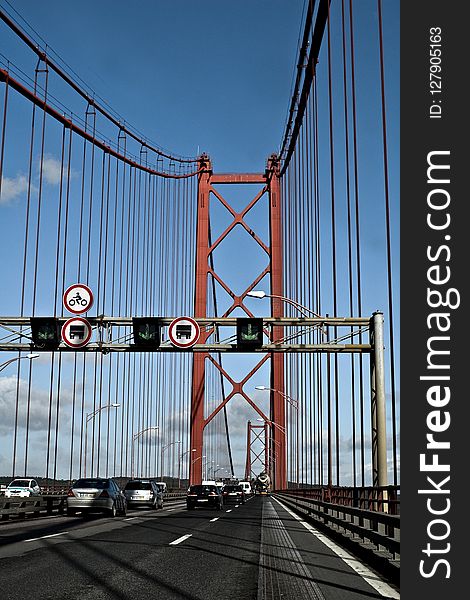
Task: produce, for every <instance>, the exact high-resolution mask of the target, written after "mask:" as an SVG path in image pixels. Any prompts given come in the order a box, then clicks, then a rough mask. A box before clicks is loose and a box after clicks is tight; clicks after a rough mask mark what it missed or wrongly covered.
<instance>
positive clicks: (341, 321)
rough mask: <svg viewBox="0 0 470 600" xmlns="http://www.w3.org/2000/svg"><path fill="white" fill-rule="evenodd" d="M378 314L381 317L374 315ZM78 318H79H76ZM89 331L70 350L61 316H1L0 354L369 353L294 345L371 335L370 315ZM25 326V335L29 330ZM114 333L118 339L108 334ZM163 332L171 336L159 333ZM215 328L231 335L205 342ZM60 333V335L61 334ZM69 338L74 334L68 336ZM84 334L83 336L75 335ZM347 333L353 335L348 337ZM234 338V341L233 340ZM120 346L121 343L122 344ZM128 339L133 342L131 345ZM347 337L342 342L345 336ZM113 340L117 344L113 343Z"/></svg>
mask: <svg viewBox="0 0 470 600" xmlns="http://www.w3.org/2000/svg"><path fill="white" fill-rule="evenodd" d="M379 314H381V313H379ZM77 319H78V317H77ZM86 320H87V322H88V323H89V325H90V326H91V328H92V329H93V330H94V334H95V335H94V339H92V338H91V339H90V340H89V342H88V343H87V344H86V345H84V346H79V347H73V346H70V345H68V344H67V343H65V342H64V340H63V328H64V325H65V324H66V322H67V321H69V319H67V318H66V317H0V327H6V328H7V329H8V330H9V331H10V332H12V333H17V335H16V337H14V336H10V337H11V338H12V339H13V341H11V340H8V341H6V340H2V341H0V351H32V350H34V351H46V352H51V351H57V352H68V351H79V352H102V353H104V354H107V353H109V352H126V351H128V352H261V353H262V352H300V353H304V352H307V353H309V352H326V353H330V352H331V353H336V352H340V353H366V354H368V353H371V352H372V351H373V347H374V345H373V343H361V344H353V343H344V341H345V338H346V335H347V334H346V335H345V336H343V337H340V338H337V339H336V340H335V339H333V340H330V341H327V342H324V341H323V342H322V343H298V342H297V341H296V338H300V339H302V340H304V338H305V335H303V334H304V333H305V332H307V331H311V330H312V328H316V329H318V328H319V327H321V328H323V330H324V329H325V328H328V327H331V328H335V329H336V328H339V327H347V328H349V332H350V331H351V329H350V328H351V327H357V328H359V329H361V330H365V329H367V330H369V331H370V332H372V331H373V329H374V327H375V324H374V323H375V320H374V316H372V317H371V318H365V317H357V318H356V317H331V318H330V317H322V318H306V317H302V318H288V317H279V318H275V317H266V318H261V317H257V318H252V317H246V318H245V317H225V318H204V319H192V318H190V317H177V318H171V317H154V316H152V317H132V318H126V317H105V316H98V317H87V319H86ZM280 326H282V327H290V328H296V330H298V331H297V333H294V334H293V333H290V334H289V336H286V337H285V338H283V339H280V340H277V341H275V342H272V341H271V340H270V330H272V328H273V327H280ZM29 328H30V331H29V330H28V329H29ZM116 328H118V329H119V335H113V330H114V331H115V330H116ZM165 328H166V329H167V331H168V332H170V335H166V336H164V335H163V332H164V330H165ZM216 328H231V329H232V333H233V329H235V331H236V335H233V334H232V335H231V336H230V335H229V336H228V341H227V340H225V341H224V339H223V336H222V335H220V336H219V337H220V339H221V340H222V341H220V342H219V341H213V342H211V341H210V337H211V332H213V331H215V330H216ZM199 331H204V332H206V333H207V332H209V335H208V336H207V341H206V342H205V343H198V338H199ZM61 332H62V335H61ZM68 335H69V336H73V335H74V331H72V332H71V333H69V334H68ZM75 335H77V336H80V335H83V332H78V329H77V332H75ZM349 335H352V334H350V333H349ZM233 338H235V343H233V341H232V342H231V341H230V340H232V339H233ZM123 339H124V340H128V341H125V343H123V342H122V340H123ZM131 339H132V341H131ZM346 339H347V338H346ZM115 340H118V341H115Z"/></svg>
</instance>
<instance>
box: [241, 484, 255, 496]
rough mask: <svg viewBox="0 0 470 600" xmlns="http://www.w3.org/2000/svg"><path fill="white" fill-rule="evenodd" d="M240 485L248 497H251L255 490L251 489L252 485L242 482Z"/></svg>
mask: <svg viewBox="0 0 470 600" xmlns="http://www.w3.org/2000/svg"><path fill="white" fill-rule="evenodd" d="M238 485H241V486H242V488H243V491H244V492H245V494H246V495H247V496H251V494H252V493H253V490H252V489H251V483H250V482H249V481H240V482H239V484H238Z"/></svg>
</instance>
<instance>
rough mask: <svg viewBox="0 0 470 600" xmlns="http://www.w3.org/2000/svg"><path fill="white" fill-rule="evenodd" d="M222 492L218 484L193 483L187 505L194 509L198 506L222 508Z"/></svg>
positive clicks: (188, 507) (189, 508) (187, 497)
mask: <svg viewBox="0 0 470 600" xmlns="http://www.w3.org/2000/svg"><path fill="white" fill-rule="evenodd" d="M222 506H223V500H222V494H221V493H220V490H219V489H218V487H217V486H216V485H192V486H190V488H189V490H188V495H187V496H186V507H187V509H188V510H192V509H194V508H196V507H202V508H215V509H216V510H222Z"/></svg>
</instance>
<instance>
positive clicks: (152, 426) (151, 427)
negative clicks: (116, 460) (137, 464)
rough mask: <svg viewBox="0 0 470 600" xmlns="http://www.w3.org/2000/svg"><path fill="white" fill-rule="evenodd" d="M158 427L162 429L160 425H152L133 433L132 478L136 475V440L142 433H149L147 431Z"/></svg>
mask: <svg viewBox="0 0 470 600" xmlns="http://www.w3.org/2000/svg"><path fill="white" fill-rule="evenodd" d="M157 429H160V427H159V426H158V425H151V426H150V427H146V428H145V429H141V430H140V431H138V432H137V433H133V434H132V446H131V477H132V478H133V477H134V442H135V441H136V439H137V438H139V437H140V436H141V435H143V434H144V433H147V431H156V430H157Z"/></svg>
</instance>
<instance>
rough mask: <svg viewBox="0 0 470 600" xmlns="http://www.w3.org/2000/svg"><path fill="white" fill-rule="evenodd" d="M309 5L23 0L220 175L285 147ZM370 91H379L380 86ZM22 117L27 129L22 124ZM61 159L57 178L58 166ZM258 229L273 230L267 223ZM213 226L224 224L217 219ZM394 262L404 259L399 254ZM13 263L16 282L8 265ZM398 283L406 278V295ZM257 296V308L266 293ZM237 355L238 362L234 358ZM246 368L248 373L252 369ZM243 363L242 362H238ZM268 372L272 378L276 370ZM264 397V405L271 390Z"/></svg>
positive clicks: (390, 90)
mask: <svg viewBox="0 0 470 600" xmlns="http://www.w3.org/2000/svg"><path fill="white" fill-rule="evenodd" d="M357 4H358V10H359V11H360V12H361V13H362V17H363V18H362V20H361V26H360V30H359V31H358V32H357V36H356V50H357V54H358V64H359V65H360V66H359V68H358V72H357V77H358V80H359V81H361V82H362V85H361V88H360V89H361V92H360V93H361V94H362V95H363V97H362V98H361V99H362V100H363V101H364V98H365V99H367V95H368V94H369V90H368V87H367V80H368V77H369V76H370V72H371V70H376V68H377V55H376V54H374V53H372V52H371V51H370V44H371V43H372V42H371V40H370V38H369V28H370V27H371V23H372V22H373V20H374V19H376V3H375V2H364V3H361V2H359V3H357ZM3 5H4V4H3V2H2V6H3ZM304 5H305V2H304V0H289V1H288V0H269V1H268V0H255V1H253V0H251V1H249V0H240V1H238V2H229V1H221V0H218V1H217V0H208V1H207V2H205V3H204V4H201V3H198V2H194V1H191V0H174V1H172V2H163V1H161V0H157V1H153V2H151V1H147V2H139V3H135V4H134V5H133V6H132V10H130V9H129V3H128V2H124V1H122V0H115V1H111V0H102V1H100V2H91V1H89V0H83V1H82V2H80V3H71V2H60V1H58V0H46V1H45V2H42V3H38V2H33V1H29V0H20V1H19V2H15V4H14V7H15V9H16V10H18V11H19V13H20V14H21V16H22V17H23V18H24V19H25V20H26V21H27V22H28V23H29V25H30V26H31V27H32V28H33V29H34V32H35V33H34V37H38V36H39V37H41V38H42V39H43V40H44V41H45V42H46V43H47V44H48V45H49V46H50V47H51V48H52V49H53V50H54V52H55V53H56V55H58V56H59V57H60V58H61V59H62V60H63V61H64V62H65V63H66V64H67V65H68V67H70V68H71V69H73V71H74V72H75V73H76V75H77V76H79V77H80V78H81V80H82V81H83V82H85V83H86V85H87V89H88V90H89V91H90V92H91V91H92V92H94V93H95V94H96V95H97V96H98V97H100V98H101V99H103V100H105V101H106V102H107V103H108V104H109V106H110V107H111V108H112V109H113V111H114V112H115V113H117V114H119V115H120V116H121V117H122V118H123V119H125V121H126V123H129V124H131V125H132V126H133V127H134V128H135V129H137V130H138V131H140V132H141V133H142V134H144V135H145V136H146V137H147V138H148V139H150V140H152V141H154V142H156V143H157V144H158V145H159V146H160V147H162V148H164V149H167V150H170V151H171V152H173V153H176V154H178V155H181V156H195V155H197V154H199V153H200V152H206V153H207V154H209V156H210V157H211V160H212V162H213V167H214V170H215V171H217V172H262V171H264V168H265V165H266V160H267V157H268V156H269V155H270V154H271V153H272V152H276V151H277V150H278V148H279V146H280V143H281V140H282V136H283V132H284V127H285V119H286V116H287V109H288V106H289V102H290V97H291V90H292V83H293V76H294V69H295V64H296V58H297V48H298V40H299V35H300V34H301V30H302V27H303V13H304ZM383 5H384V6H383V10H384V36H385V38H384V39H385V44H386V73H387V82H386V83H387V101H388V103H389V105H388V109H389V113H388V115H389V120H390V121H389V144H390V154H391V163H390V166H391V191H392V198H393V199H395V200H393V201H394V209H393V214H392V219H393V222H394V224H395V225H396V224H397V223H398V205H397V202H396V199H397V197H398V158H397V148H398V93H399V89H398V64H399V55H398V40H399V29H398V23H399V14H398V3H397V2H394V1H393V0H385V2H383ZM5 6H7V5H6V4H5ZM1 33H2V41H1V43H0V51H1V53H2V54H3V55H4V57H6V58H8V59H10V60H12V61H13V62H15V63H16V64H19V65H24V66H25V68H26V65H29V66H31V65H32V64H34V61H32V60H31V57H30V53H26V52H24V51H23V50H22V49H21V47H20V45H19V44H18V43H17V41H16V40H15V38H14V36H12V35H11V34H10V33H9V32H8V31H7V30H6V28H4V27H2V32H1ZM28 57H29V58H28ZM370 93H371V94H376V90H370ZM65 101H66V100H64V102H65ZM372 104H373V105H374V107H375V108H374V109H372V108H371V109H370V110H368V111H364V112H363V113H361V115H360V118H361V119H362V126H361V131H362V132H364V133H363V135H364V137H363V140H364V143H365V144H367V143H368V140H369V136H370V139H372V137H374V136H376V134H377V131H376V130H375V128H376V127H377V119H376V116H377V114H376V112H375V113H374V111H377V106H378V105H377V103H372V102H371V106H372ZM17 126H18V127H19V128H21V127H22V126H23V124H22V123H21V121H18V124H17ZM24 126H25V127H27V125H24ZM375 139H376V137H374V140H375ZM374 143H375V142H374ZM370 153H371V156H372V155H375V159H377V156H376V154H377V150H376V148H375V147H374V146H373V145H372V144H371V148H370ZM24 155H25V156H26V153H25V154H24ZM325 160H327V159H326V157H325ZM371 164H374V166H373V168H371V169H370V172H367V171H368V169H367V164H366V165H363V169H364V171H365V172H366V173H367V175H366V176H365V177H364V178H363V180H362V181H363V185H364V188H363V189H364V192H363V193H364V195H365V196H367V201H368V202H369V210H368V211H367V214H366V216H365V217H364V223H363V226H362V232H363V235H364V245H365V247H366V248H367V250H368V251H367V253H366V255H365V258H364V260H365V265H367V268H366V269H365V270H364V277H365V285H366V288H367V290H368V292H366V293H365V294H364V303H365V305H364V309H365V310H364V313H365V314H366V315H368V314H370V313H371V312H372V311H373V310H376V309H380V308H383V307H384V305H385V303H386V298H385V297H384V295H383V290H382V291H381V292H380V293H377V287H380V286H383V279H382V278H383V276H384V271H383V236H384V234H383V227H382V222H381V223H380V227H377V225H376V222H377V221H378V220H380V219H382V217H383V215H382V212H381V209H380V208H379V206H378V203H377V202H376V201H375V198H374V194H375V188H376V182H377V181H380V173H379V172H378V169H377V165H376V164H375V163H372V161H371ZM10 166H11V169H12V172H11V176H12V177H14V176H18V173H20V172H23V171H24V169H21V168H20V167H19V165H14V164H13V163H11V165H10ZM50 168H51V177H52V178H53V177H54V173H53V171H54V163H51V164H50ZM15 169H16V171H15ZM6 175H8V173H6ZM0 210H1V211H5V212H4V215H7V211H8V216H7V218H8V220H9V223H10V222H11V223H13V224H14V222H15V218H16V217H15V215H14V212H13V211H14V210H15V204H14V203H8V204H5V205H3V206H2V205H0ZM223 212H224V211H220V223H222V222H224V215H223ZM225 218H226V215H225ZM250 218H251V219H254V220H256V218H257V216H256V213H254V214H252V215H251V216H250V217H249V218H247V221H249V220H250ZM339 218H341V215H340V217H339ZM225 226H226V224H225ZM219 227H220V224H219ZM259 229H260V230H261V233H264V234H265V236H267V228H266V227H265V225H261V226H259ZM214 230H215V231H216V230H217V227H216V224H214ZM13 231H14V229H13V228H10V226H9V232H6V231H5V230H3V233H2V235H3V236H4V239H3V242H4V243H5V247H6V246H7V244H8V242H7V238H8V236H10V235H14V233H12V232H13ZM262 237H263V236H262ZM265 239H266V237H265ZM238 247H240V244H238ZM242 247H243V246H242ZM234 248H237V242H236V240H235V241H234V242H230V243H227V244H224V248H221V254H220V258H219V260H221V262H224V261H225V260H226V258H227V257H228V256H230V255H231V254H233V252H234ZM243 249H244V251H247V248H245V247H243ZM394 252H395V253H396V254H395V256H396V257H397V256H398V236H396V238H395V239H394ZM248 262H250V252H247V254H246V255H245V258H244V264H247V263H248ZM260 264H262V263H261V262H260ZM395 266H396V268H398V261H397V260H395ZM2 268H4V269H5V271H4V275H5V277H6V280H7V281H8V277H9V276H10V275H9V273H7V269H6V266H5V265H3V267H2ZM256 268H257V263H256V261H255V262H254V263H253V264H250V271H251V270H253V271H254V272H256ZM242 275H245V274H243V273H241V269H240V268H239V267H238V268H235V269H232V268H230V269H228V270H227V272H226V276H227V280H229V281H230V280H231V281H234V282H235V283H238V284H239V285H242V284H241V283H240V282H241V280H242ZM378 276H379V280H378V279H377V277H378ZM250 281H251V280H250ZM378 282H379V285H378ZM70 283H72V282H70ZM248 283H249V282H248ZM242 287H243V286H242ZM398 291H399V290H398V287H397V288H396V290H395V293H396V294H397V297H398ZM253 302H254V304H253ZM16 304H17V299H16V297H15V294H14V293H12V294H8V295H7V297H4V298H3V299H2V302H1V305H0V313H2V314H5V313H8V314H13V313H15V312H16V313H17V312H19V311H15V306H16ZM247 305H249V306H250V307H253V310H256V309H255V308H254V307H255V306H257V305H256V301H252V302H251V303H250V302H247ZM259 306H262V305H259ZM258 310H259V309H258ZM46 312H47V311H46ZM41 360H42V359H41ZM229 362H230V361H229ZM232 362H236V361H234V360H233V359H232ZM241 362H242V363H243V364H244V361H241ZM248 362H249V361H248ZM239 363H240V361H239ZM238 368H240V369H241V370H240V372H241V371H242V370H243V369H242V368H241V367H238ZM234 369H235V371H237V365H234ZM45 372H46V371H45ZM262 377H264V378H265V379H266V378H267V373H266V372H264V373H263V374H262V376H261V378H262ZM266 383H267V382H266V381H265V380H261V379H260V380H259V381H255V382H253V386H254V385H258V384H261V385H262V384H266ZM258 397H259V400H260V402H261V403H265V399H264V396H263V393H261V394H258ZM261 398H263V399H261ZM233 410H234V413H233V423H234V426H233V433H235V434H236V437H235V438H234V445H235V448H236V456H237V458H236V460H237V465H238V472H239V473H240V470H242V469H243V465H244V456H245V455H244V452H245V431H246V424H245V423H246V421H245V420H244V419H246V414H245V413H244V412H243V409H242V408H240V406H239V405H238V404H236V403H235V402H234V409H233ZM0 464H2V463H0ZM1 471H2V468H1V467H0V472H1Z"/></svg>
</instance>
